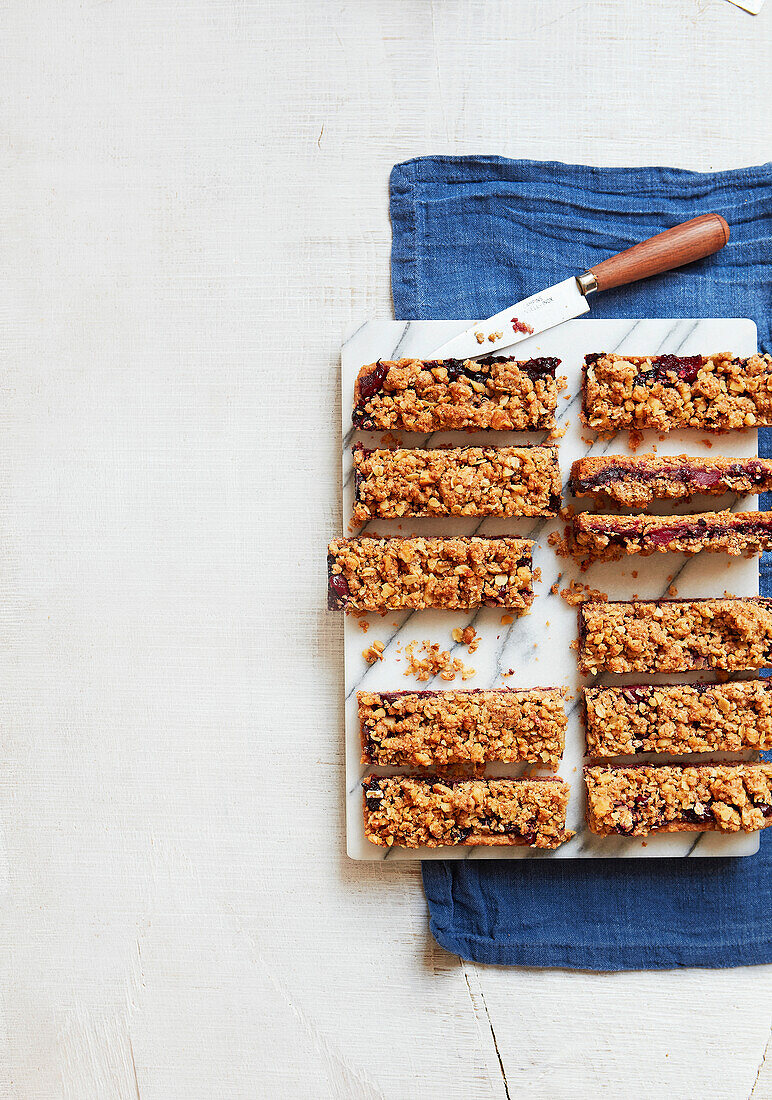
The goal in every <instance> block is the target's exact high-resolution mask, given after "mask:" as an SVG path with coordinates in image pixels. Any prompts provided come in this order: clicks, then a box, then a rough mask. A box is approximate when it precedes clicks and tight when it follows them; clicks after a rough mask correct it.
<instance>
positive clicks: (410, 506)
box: [353, 443, 562, 523]
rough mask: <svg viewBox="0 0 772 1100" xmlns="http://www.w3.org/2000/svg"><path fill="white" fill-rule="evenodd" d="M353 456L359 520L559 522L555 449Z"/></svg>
mask: <svg viewBox="0 0 772 1100" xmlns="http://www.w3.org/2000/svg"><path fill="white" fill-rule="evenodd" d="M353 455H354V518H355V519H356V520H357V521H358V522H359V523H366V522H367V521H368V520H369V519H373V518H374V517H378V518H380V519H399V518H400V517H401V516H556V515H557V514H558V511H559V510H560V494H561V489H562V485H561V480H560V467H559V466H558V453H557V447H455V448H452V449H448V450H404V449H400V450H394V451H387V450H366V449H365V448H364V447H363V446H362V444H361V443H357V444H356V446H355V447H354V448H353Z"/></svg>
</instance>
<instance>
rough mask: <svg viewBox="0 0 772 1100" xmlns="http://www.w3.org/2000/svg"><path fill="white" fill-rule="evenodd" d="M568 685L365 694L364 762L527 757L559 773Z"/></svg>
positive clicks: (418, 763)
mask: <svg viewBox="0 0 772 1100" xmlns="http://www.w3.org/2000/svg"><path fill="white" fill-rule="evenodd" d="M565 694H566V692H565V689H564V688H532V689H530V690H513V689H510V688H497V689H493V690H488V691H436V692H433V691H416V692H369V691H360V692H358V693H357V701H358V704H359V722H360V729H361V735H362V754H363V755H362V762H363V763H366V764H375V765H380V766H392V767H400V766H403V765H407V766H409V767H417V768H444V767H446V766H447V765H448V764H466V763H475V764H480V763H485V762H486V761H489V760H496V761H501V762H503V763H507V764H511V763H518V762H520V761H528V762H530V763H534V764H539V765H541V766H543V767H546V768H549V769H550V770H551V771H557V768H558V765H559V763H560V758H561V756H562V755H563V746H564V741H565V729H566V715H565V711H564V708H563V700H564V698H565Z"/></svg>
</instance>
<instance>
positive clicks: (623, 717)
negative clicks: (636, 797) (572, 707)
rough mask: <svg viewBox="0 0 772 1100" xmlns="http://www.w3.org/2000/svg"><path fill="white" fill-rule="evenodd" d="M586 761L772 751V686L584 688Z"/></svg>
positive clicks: (742, 683)
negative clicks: (639, 755)
mask: <svg viewBox="0 0 772 1100" xmlns="http://www.w3.org/2000/svg"><path fill="white" fill-rule="evenodd" d="M584 721H585V731H586V734H587V755H588V756H593V757H612V756H632V755H635V754H637V753H644V752H654V753H672V754H673V755H674V756H678V755H682V754H685V753H693V752H743V751H744V750H746V749H757V750H762V749H772V680H735V681H730V682H728V683H725V684H719V683H696V684H632V685H629V686H626V687H613V688H606V687H604V688H585V689H584Z"/></svg>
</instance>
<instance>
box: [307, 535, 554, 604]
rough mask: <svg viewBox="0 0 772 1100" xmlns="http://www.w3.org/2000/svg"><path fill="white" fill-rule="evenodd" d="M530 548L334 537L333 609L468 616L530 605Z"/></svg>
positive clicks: (511, 542)
mask: <svg viewBox="0 0 772 1100" xmlns="http://www.w3.org/2000/svg"><path fill="white" fill-rule="evenodd" d="M532 551H533V542H531V541H530V539H511V538H478V537H472V538H420V537H417V536H416V537H414V538H393V539H384V538H378V537H377V536H364V535H363V536H360V537H359V538H353V539H335V540H334V541H333V542H331V543H330V545H329V548H328V554H327V568H328V606H329V608H330V609H331V610H333V611H336V610H337V611H340V610H343V611H401V610H405V609H409V608H412V609H414V610H420V609H423V608H428V607H434V608H440V609H443V610H447V611H467V610H469V609H470V608H474V607H480V606H482V605H485V606H487V607H507V608H510V609H512V610H514V611H517V612H518V613H522V612H524V611H526V610H527V609H528V608H529V607H530V606H531V604H532V603H533V578H534V575H536V576H537V578H538V570H536V571H535V573H534V570H533V565H532Z"/></svg>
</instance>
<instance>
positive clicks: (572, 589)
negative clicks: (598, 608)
mask: <svg viewBox="0 0 772 1100" xmlns="http://www.w3.org/2000/svg"><path fill="white" fill-rule="evenodd" d="M560 595H561V597H562V598H563V599H564V600H565V601H566V603H567V604H568V605H569V606H570V607H578V606H579V604H580V603H587V601H588V600H592V601H593V602H596V603H605V602H606V601H607V600H608V593H607V592H601V591H599V590H598V589H597V588H590V586H589V584H581V583H580V582H579V581H573V580H572V581H570V582H569V585H568V588H564V589H563V590H562V591H561V593H560Z"/></svg>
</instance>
